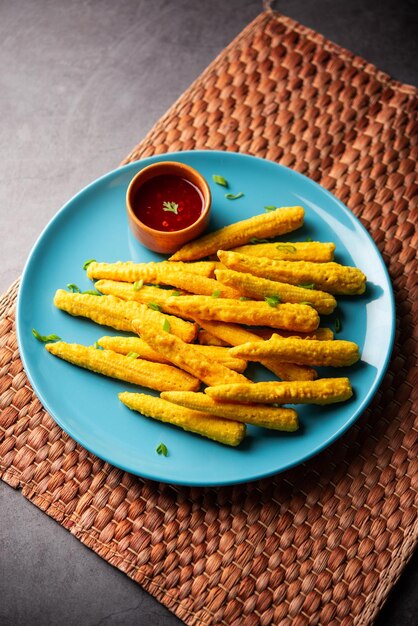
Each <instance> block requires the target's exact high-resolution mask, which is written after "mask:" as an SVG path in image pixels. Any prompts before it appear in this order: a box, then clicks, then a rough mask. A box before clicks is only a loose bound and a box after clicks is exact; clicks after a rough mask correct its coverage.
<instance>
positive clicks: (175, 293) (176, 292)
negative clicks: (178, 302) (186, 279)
mask: <svg viewBox="0 0 418 626" xmlns="http://www.w3.org/2000/svg"><path fill="white" fill-rule="evenodd" d="M179 295H180V291H172V292H171V293H170V296H175V297H177V296H179Z"/></svg>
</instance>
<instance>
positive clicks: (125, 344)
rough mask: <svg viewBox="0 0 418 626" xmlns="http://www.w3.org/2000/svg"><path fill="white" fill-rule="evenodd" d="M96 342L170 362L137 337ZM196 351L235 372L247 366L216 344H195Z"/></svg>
mask: <svg viewBox="0 0 418 626" xmlns="http://www.w3.org/2000/svg"><path fill="white" fill-rule="evenodd" d="M97 343H98V344H99V346H101V347H102V348H106V349H107V350H113V351H114V352H119V354H129V353H131V352H134V353H136V354H137V355H138V357H140V358H141V359H146V360H147V361H154V362H155V363H171V361H169V360H168V359H166V358H165V357H164V356H163V355H162V354H159V353H158V352H156V351H155V350H153V349H152V348H151V347H150V346H149V345H148V344H147V343H145V341H144V340H143V339H140V338H139V337H100V339H98V341H97ZM194 348H195V349H196V352H200V353H201V354H202V356H203V357H205V358H207V359H213V360H214V361H218V362H219V363H222V364H223V365H225V367H228V368H229V369H231V370H234V371H235V372H243V371H244V370H245V368H246V367H247V362H246V361H244V360H243V359H237V358H236V357H235V358H234V357H232V356H229V350H228V348H220V347H218V346H200V345H195V346H194Z"/></svg>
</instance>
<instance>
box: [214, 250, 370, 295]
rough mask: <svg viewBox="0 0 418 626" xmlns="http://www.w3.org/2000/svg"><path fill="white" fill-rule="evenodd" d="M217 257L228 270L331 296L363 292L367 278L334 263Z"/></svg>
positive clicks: (234, 255) (229, 254) (232, 255)
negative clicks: (306, 287)
mask: <svg viewBox="0 0 418 626" xmlns="http://www.w3.org/2000/svg"><path fill="white" fill-rule="evenodd" d="M218 257H219V259H220V261H221V262H222V263H223V264H224V265H226V266H227V267H228V268H229V269H232V270H237V271H239V272H248V273H249V274H254V276H260V277H261V278H268V279H269V280H276V281H281V282H283V283H291V284H292V285H299V286H302V285H309V287H310V288H314V289H320V290H322V291H326V292H328V293H332V294H335V295H349V296H353V295H358V294H362V293H364V291H365V289H366V280H367V278H366V276H365V275H364V274H363V272H362V271H361V270H359V269H358V268H357V267H348V266H345V265H339V264H338V263H309V261H274V260H273V259H265V258H262V257H254V256H249V255H246V254H239V253H238V252H227V251H224V250H219V251H218Z"/></svg>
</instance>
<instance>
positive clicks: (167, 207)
mask: <svg viewBox="0 0 418 626" xmlns="http://www.w3.org/2000/svg"><path fill="white" fill-rule="evenodd" d="M163 211H168V212H169V213H174V214H175V215H178V212H179V205H178V204H177V202H167V201H164V202H163Z"/></svg>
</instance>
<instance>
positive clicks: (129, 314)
mask: <svg viewBox="0 0 418 626" xmlns="http://www.w3.org/2000/svg"><path fill="white" fill-rule="evenodd" d="M54 304H55V306H56V307H58V308H59V309H61V310H62V311H66V312H67V313H69V314H70V315H76V316H82V317H88V318H89V319H91V320H93V322H96V323H97V324H103V325H104V326H111V327H112V328H115V329H116V330H126V331H132V320H134V319H136V318H139V317H141V315H143V313H144V311H149V309H148V308H147V306H146V305H144V304H139V303H137V302H130V301H125V300H121V299H120V298H116V297H115V296H92V295H90V294H84V293H69V292H68V291H64V289H58V290H57V292H56V293H55V297H54ZM151 313H152V314H153V315H154V318H155V320H157V321H158V323H160V324H161V325H163V324H164V320H165V319H168V321H169V324H170V327H171V332H172V333H173V334H176V335H178V336H179V337H181V339H183V340H184V341H187V342H189V341H193V340H194V339H195V337H196V334H197V325H196V324H192V323H190V322H186V321H185V320H182V319H179V318H178V317H175V316H170V315H166V314H165V313H160V312H159V311H151Z"/></svg>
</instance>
